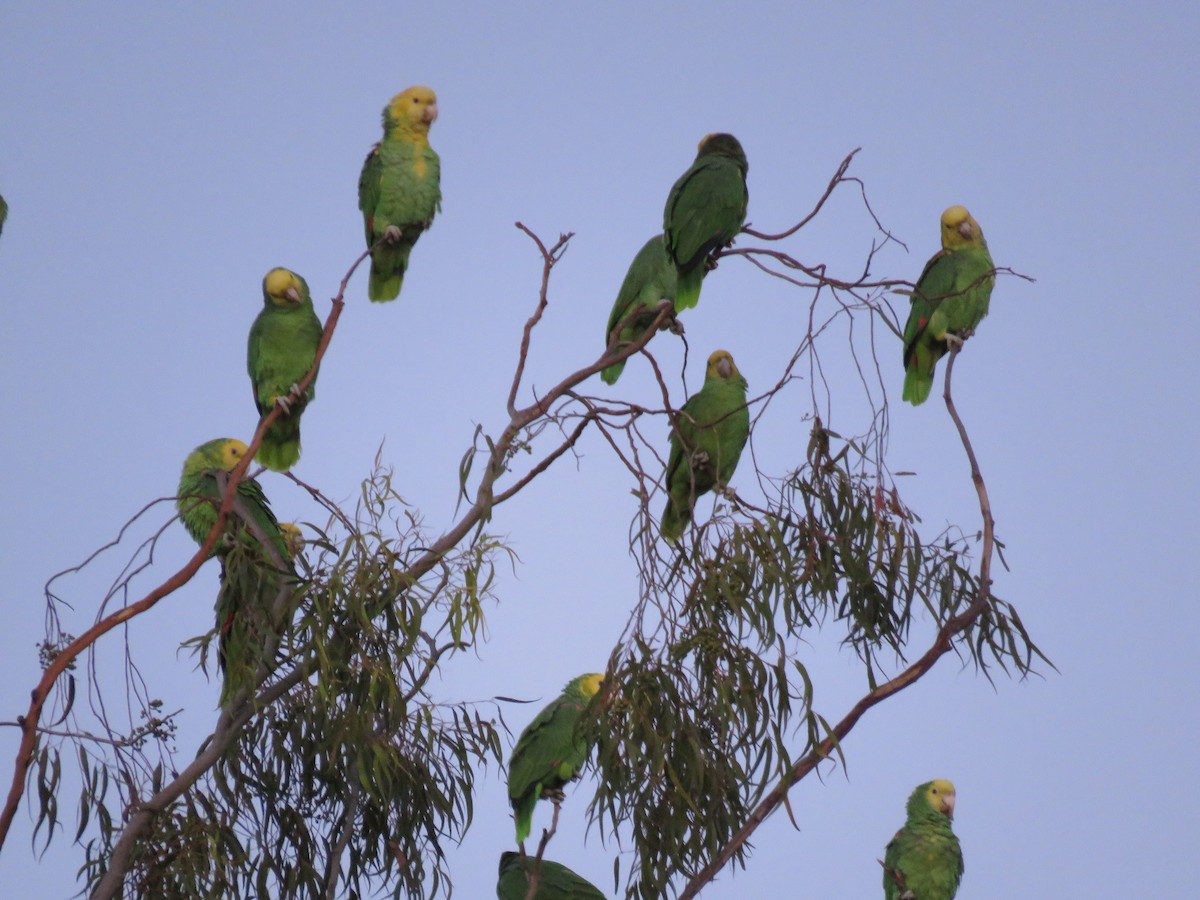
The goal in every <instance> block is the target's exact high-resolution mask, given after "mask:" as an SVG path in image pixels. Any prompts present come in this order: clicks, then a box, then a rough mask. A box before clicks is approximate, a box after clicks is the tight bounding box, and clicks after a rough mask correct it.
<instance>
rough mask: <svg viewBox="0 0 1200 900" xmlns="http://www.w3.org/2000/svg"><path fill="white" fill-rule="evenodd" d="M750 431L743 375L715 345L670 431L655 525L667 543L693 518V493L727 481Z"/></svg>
mask: <svg viewBox="0 0 1200 900" xmlns="http://www.w3.org/2000/svg"><path fill="white" fill-rule="evenodd" d="M749 436H750V410H749V408H748V407H747V406H746V379H745V378H743V377H742V373H741V372H739V371H738V367H737V365H736V364H735V363H734V361H733V357H732V356H730V355H729V352H728V351H726V350H716V351H714V352H713V354H712V355H711V356H709V358H708V369H707V373H706V374H705V377H704V387H702V388H700V391H699V392H698V393H697V394H696V395H695V396H693V397H692V398H691V399H689V400H688V401H687V403H685V404H683V409H681V410H680V411H679V418H678V426H677V428H676V429H675V430H672V432H671V455H670V456H669V457H668V458H667V471H666V473H665V474H664V475H663V483H664V486H665V487H666V491H667V506H666V508H665V509H664V510H663V514H662V523H661V524H660V526H659V531H660V532H661V533H662V536H663V537H664V538H666V539H667V540H668V541H669V542H670V543H672V544H674V543H675V542H676V541H678V540H679V537H680V535H682V534H683V529H684V528H685V527H686V526H687V523H688V522H690V521H691V519H692V507H693V506H695V504H696V498H697V497H699V496H700V495H701V494H705V493H707V492H708V491H711V490H712V489H713V488H714V487H718V486H721V487H724V486H725V485H726V484H728V483H729V479H730V478H732V477H733V470H734V469H736V468H737V464H738V459H739V458H741V455H742V448H743V447H745V446H746V438H748V437H749ZM685 452H686V460H687V461H686V464H685Z"/></svg>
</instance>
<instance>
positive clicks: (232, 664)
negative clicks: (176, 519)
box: [175, 438, 299, 705]
mask: <svg viewBox="0 0 1200 900" xmlns="http://www.w3.org/2000/svg"><path fill="white" fill-rule="evenodd" d="M246 451H247V447H246V445H245V444H244V443H242V441H239V440H238V439H237V438H217V439H215V440H211V441H208V442H207V443H204V444H201V445H200V446H199V447H197V448H196V449H195V450H193V451H192V452H191V453H190V454H189V455H188V457H187V459H186V460H185V461H184V464H183V473H182V475H181V476H180V479H179V488H178V494H177V496H176V500H175V504H176V507H177V508H178V509H179V515H180V518H181V519H182V520H183V525H184V527H185V528H186V529H187V531H188V534H190V535H191V536H192V539H193V540H195V541H196V543H197V544H200V545H203V543H204V541H205V539H206V538H207V537H208V533H209V532H210V531H212V528H213V526H214V525H215V524H216V522H217V510H218V509H219V508H220V506H221V496H222V489H221V487H220V485H219V484H218V482H217V473H218V472H226V473H229V472H232V471H233V469H234V468H235V467H236V466H237V464H238V462H239V461H240V460H241V459H242V457H243V456H245V455H246ZM298 534H299V529H297V528H296V526H294V525H291V524H290V523H289V524H287V525H284V526H281V525H279V524H278V523H277V522H276V521H275V516H274V514H273V513H272V512H271V507H270V504H268V503H267V498H266V495H264V494H263V490H262V488H261V487H260V486H259V484H258V482H257V481H252V480H250V479H245V480H243V481H241V482H239V483H238V486H237V491H236V492H235V496H234V505H233V508H232V509H231V510H230V512H229V516H228V518H227V520H226V523H225V530H224V533H223V534H222V536H221V538H220V539H218V541H217V543H216V545H215V546H214V549H213V555H215V556H219V557H220V558H221V588H220V590H219V591H218V593H217V603H216V612H217V631H218V633H219V635H220V638H219V653H218V660H219V662H220V667H221V670H222V671H223V672H224V673H225V683H224V686H223V688H222V691H221V704H222V705H224V703H225V702H226V700H228V699H229V697H230V696H232V694H233V692H234V689H235V688H236V687H238V686H240V685H241V684H244V683H245V679H246V677H247V676H248V675H249V674H252V673H253V668H251V669H250V672H249V673H247V672H246V668H247V667H248V666H253V665H255V664H256V663H257V662H258V654H257V653H255V652H251V651H252V650H253V649H254V645H255V643H256V642H257V643H261V634H260V633H259V628H260V623H261V622H266V621H267V617H268V615H269V613H270V612H271V608H272V607H273V606H274V602H275V598H276V596H277V595H278V593H279V590H280V589H281V588H282V587H283V586H285V585H286V584H287V583H288V580H294V578H295V573H294V571H293V570H292V569H291V564H292V563H291V561H292V557H293V555H294V550H295V547H296V544H295V540H296V537H297V536H298ZM262 540H265V541H267V542H268V544H269V545H270V546H271V549H272V551H273V554H272V553H271V552H267V551H266V550H264V549H263V545H262V543H261V541H262ZM273 555H274V557H277V558H278V559H277V560H276V559H274V558H272V556H273ZM281 565H282V568H281Z"/></svg>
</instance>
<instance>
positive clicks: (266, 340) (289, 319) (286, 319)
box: [246, 269, 322, 472]
mask: <svg viewBox="0 0 1200 900" xmlns="http://www.w3.org/2000/svg"><path fill="white" fill-rule="evenodd" d="M321 331H322V329H321V320H320V319H318V318H317V314H316V312H314V311H313V304H312V297H311V296H310V295H309V293H308V282H306V281H305V280H304V279H303V278H301V277H300V276H299V275H297V274H296V273H295V272H293V271H291V270H290V269H272V270H271V271H270V272H268V273H267V274H266V277H264V278H263V308H262V311H261V312H259V314H258V317H257V318H256V319H255V320H254V324H253V325H251V326H250V339H249V341H248V342H247V347H246V371H248V372H249V373H250V384H251V386H252V387H253V389H254V405H255V406H256V407H257V408H258V414H259V416H260V417H261V416H265V415H266V414H267V413H269V412H270V411H271V409H272V408H273V407H274V406H275V403H276V401H277V400H279V399H280V398H283V400H284V405H285V407H286V409H285V411H283V412H281V413H280V415H279V418H278V419H276V420H275V421H274V422H273V423H272V424H271V427H270V428H268V429H267V431H266V433H265V434H264V435H263V439H262V443H261V444H260V445H259V448H258V454H257V456H256V458H257V459H258V461H259V462H260V463H262V464H263V465H264V466H266V467H267V468H268V469H273V470H275V471H276V472H286V471H287V470H288V469H290V468H291V467H292V466H294V465H295V464H296V461H297V460H299V459H300V415H301V413H303V412H304V408H305V407H306V406H307V405H308V403H309V401H310V400H312V399H313V398H314V397H315V396H316V393H317V379H316V378H315V377H314V378H313V380H312V383H311V384H310V385H309V386H308V390H307V391H305V392H304V395H303V396H301V397H294V396H291V393H292V388H293V387H295V386H296V385H297V384H298V383H299V381H300V380H301V379H302V378H303V377H304V376H305V375H306V374H307V373H308V370H309V369H311V368H312V365H313V362H314V361H315V360H316V358H317V345H318V344H320V343H321Z"/></svg>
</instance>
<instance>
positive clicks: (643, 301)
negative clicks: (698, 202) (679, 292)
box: [600, 234, 676, 384]
mask: <svg viewBox="0 0 1200 900" xmlns="http://www.w3.org/2000/svg"><path fill="white" fill-rule="evenodd" d="M675 280H676V276H675V263H674V262H672V261H671V258H670V257H669V256H667V249H666V245H665V244H664V243H663V236H662V235H661V234H656V235H655V236H654V237H652V238H650V240H648V241H646V243H645V244H644V245H643V246H642V249H641V250H639V251H638V254H637V256H635V257H634V258H633V262H631V263H630V264H629V271H628V272H626V273H625V280H624V281H622V282H621V289H620V290H619V291H617V299H616V302H615V303H613V308H612V312H611V313H610V314H609V316H608V326H607V327H606V328H605V329H604V346H605V347H607V346H608V344H609V342H610V341H611V340H612V336H613V329H615V328H616V327H617V326H618V325H620V324H621V322H622V321H624V320H625V319H627V318H629V316H631V315H634V314H635V313H638V314H637V315H634V318H633V320H632V321H631V322H630V323H629V324H627V325H626V326H625V327H624V328H622V329H621V333H620V334H619V335H618V336H617V339H618V340H619V341H620V342H621V343H628V342H630V341H636V340H637V339H638V338H640V337H641V336H642V335H643V334H644V333H645V331H646V328H647V326H648V325H649V324H650V322H652V321H653V320H654V309H655V307H657V306H658V304H659V303H661V302H662V301H663V300H674V299H675ZM639 311H640V312H639ZM664 327H666V326H665V325H664ZM625 362H626V360H621V361H620V362H618V363H613V364H612V365H611V366H608V367H607V368H605V369H604V370H603V371H601V373H600V378H601V379H602V380H603V381H604V383H605V384H616V383H617V379H618V378H620V377H621V372H622V371H623V370H624V368H625Z"/></svg>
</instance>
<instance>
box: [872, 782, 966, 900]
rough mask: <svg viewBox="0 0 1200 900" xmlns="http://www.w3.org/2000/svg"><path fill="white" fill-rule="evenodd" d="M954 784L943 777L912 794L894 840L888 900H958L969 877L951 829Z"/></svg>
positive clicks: (886, 866)
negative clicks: (963, 883)
mask: <svg viewBox="0 0 1200 900" xmlns="http://www.w3.org/2000/svg"><path fill="white" fill-rule="evenodd" d="M954 797H955V795H954V785H953V784H951V783H950V782H949V781H946V780H944V779H941V778H938V779H936V780H934V781H929V782H926V783H925V784H922V785H920V786H919V787H918V788H917V789H916V790H914V791H913V792H912V795H911V796H909V798H908V807H907V808H908V819H907V821H906V822H905V823H904V827H903V828H901V829H900V830H899V831H897V832H896V836H895V837H894V838H892V839H891V841H889V842H888V845H887V853H886V854H885V855H884V859H883V896H884V900H910V898H911V900H953V898H954V895H955V894H956V893H958V884H959V882H960V881H962V876H963V857H962V849H961V848H960V847H959V846H958V838H957V837H955V836H954V831H953V830H952V829H951V828H950V820H951V819H953V818H954Z"/></svg>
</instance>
